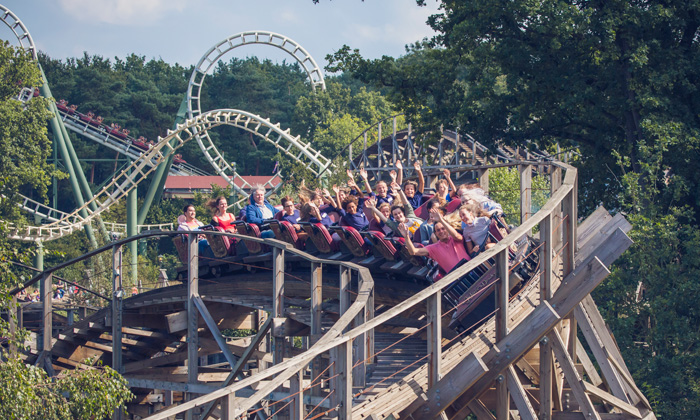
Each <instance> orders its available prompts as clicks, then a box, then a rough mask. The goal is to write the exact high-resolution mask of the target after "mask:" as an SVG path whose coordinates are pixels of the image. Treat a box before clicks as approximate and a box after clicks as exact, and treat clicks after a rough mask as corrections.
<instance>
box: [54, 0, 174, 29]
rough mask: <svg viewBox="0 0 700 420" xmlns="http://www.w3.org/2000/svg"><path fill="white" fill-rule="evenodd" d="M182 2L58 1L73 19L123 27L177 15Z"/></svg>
mask: <svg viewBox="0 0 700 420" xmlns="http://www.w3.org/2000/svg"><path fill="white" fill-rule="evenodd" d="M185 3H186V0H59V4H60V6H61V8H62V9H63V10H64V12H65V13H66V14H68V15H71V16H73V17H74V18H76V19H77V20H80V21H86V22H93V23H110V24H116V25H124V26H143V25H148V24H153V23H155V22H158V21H160V20H161V19H162V18H163V15H164V14H165V13H167V12H169V11H173V10H174V11H177V12H181V11H182V10H183V9H184V7H185Z"/></svg>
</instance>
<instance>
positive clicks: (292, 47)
mask: <svg viewBox="0 0 700 420" xmlns="http://www.w3.org/2000/svg"><path fill="white" fill-rule="evenodd" d="M251 44H264V45H270V46H273V47H276V48H279V49H281V50H283V51H285V52H287V53H288V54H290V55H291V56H292V57H294V59H295V60H297V62H299V64H300V65H301V66H302V67H303V68H304V70H305V71H306V74H307V75H308V76H309V80H310V82H311V87H312V88H313V89H314V90H315V89H316V87H319V88H321V89H324V90H325V88H326V84H325V81H324V79H323V72H322V71H321V69H320V67H319V66H318V64H316V61H315V60H314V59H313V57H311V55H310V54H309V53H308V52H307V51H306V50H305V49H304V48H303V47H302V46H301V45H299V44H298V43H297V42H295V41H294V40H292V39H291V38H289V37H286V36H284V35H280V34H276V33H274V32H268V31H247V32H241V33H238V34H235V35H232V36H230V37H228V38H226V39H224V40H223V41H221V42H219V43H217V44H216V45H214V46H213V47H211V48H210V49H209V50H208V51H207V52H206V53H205V54H204V56H203V57H202V58H201V59H200V60H199V62H198V63H197V65H196V66H195V69H194V71H193V72H192V75H191V76H190V81H189V84H188V87H187V106H188V110H187V115H188V118H190V119H191V118H194V117H196V116H198V115H200V114H201V113H202V109H201V102H200V98H201V95H202V86H203V85H204V80H205V78H206V76H207V73H208V72H209V71H211V70H212V68H213V66H214V65H215V64H216V62H217V61H219V60H220V59H221V57H223V56H224V55H225V54H226V53H228V52H229V51H231V50H233V49H235V48H238V47H241V46H244V45H251ZM240 113H241V114H240V117H239V118H240V121H241V125H240V126H239V128H243V129H245V130H246V131H248V132H251V133H253V134H256V135H258V136H260V137H261V138H262V139H264V140H265V141H267V142H270V143H272V144H274V145H275V147H276V148H278V149H279V150H281V151H282V152H284V153H285V154H286V155H288V156H290V157H292V158H293V159H295V160H298V161H305V163H306V164H307V165H309V166H310V167H311V169H312V172H314V173H315V174H320V173H322V172H323V171H324V169H326V168H327V167H328V166H329V165H330V164H331V161H330V160H329V159H327V158H325V157H324V156H323V155H321V153H320V152H319V151H317V150H315V149H313V148H312V147H311V145H310V144H309V143H307V142H304V141H302V140H301V138H300V136H296V137H295V136H292V135H291V133H290V132H289V129H287V130H282V129H281V128H280V125H279V124H272V123H271V122H270V120H268V119H265V118H262V117H260V116H258V115H255V114H252V113H249V112H245V111H240ZM196 138H197V143H198V144H199V147H200V148H201V149H202V153H204V156H205V157H206V158H207V161H208V162H209V163H210V164H211V165H212V167H213V168H214V170H215V171H216V173H218V174H219V175H221V176H222V177H223V178H224V179H226V180H228V181H229V183H230V184H231V186H232V187H233V188H234V190H236V191H237V192H239V193H243V190H244V189H247V188H251V185H250V184H248V183H247V182H246V181H245V180H244V179H243V178H242V177H240V175H238V173H237V172H236V171H235V169H234V168H233V166H231V164H230V163H229V162H227V161H226V159H225V158H224V156H223V155H222V154H221V153H220V152H219V150H218V149H217V148H216V145H214V142H213V141H212V139H211V137H210V136H209V135H208V133H207V132H204V131H203V132H196ZM314 168H315V169H314ZM238 184H241V185H240V186H239V185H238Z"/></svg>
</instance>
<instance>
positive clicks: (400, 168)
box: [395, 160, 403, 185]
mask: <svg viewBox="0 0 700 420" xmlns="http://www.w3.org/2000/svg"><path fill="white" fill-rule="evenodd" d="M395 165H396V169H398V171H396V172H397V177H396V182H397V183H398V184H399V185H403V163H401V160H397V161H396V163H395Z"/></svg>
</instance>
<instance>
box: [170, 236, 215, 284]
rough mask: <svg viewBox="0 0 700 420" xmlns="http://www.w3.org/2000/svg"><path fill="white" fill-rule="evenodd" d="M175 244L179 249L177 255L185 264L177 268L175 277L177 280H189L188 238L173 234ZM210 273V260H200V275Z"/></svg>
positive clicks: (203, 275) (204, 275)
mask: <svg viewBox="0 0 700 420" xmlns="http://www.w3.org/2000/svg"><path fill="white" fill-rule="evenodd" d="M173 245H175V249H176V250H177V255H178V257H179V258H180V262H181V263H182V264H183V265H182V266H180V267H178V268H177V276H176V277H175V280H176V281H186V280H187V264H188V255H187V240H186V239H185V238H184V236H183V235H176V236H173ZM209 274H210V270H209V263H208V261H205V260H202V259H200V260H199V277H206V276H208V275H209Z"/></svg>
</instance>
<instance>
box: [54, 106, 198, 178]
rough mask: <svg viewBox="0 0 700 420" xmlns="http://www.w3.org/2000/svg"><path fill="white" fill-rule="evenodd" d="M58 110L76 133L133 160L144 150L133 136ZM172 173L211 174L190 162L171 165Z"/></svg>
mask: <svg viewBox="0 0 700 420" xmlns="http://www.w3.org/2000/svg"><path fill="white" fill-rule="evenodd" d="M58 112H59V113H60V114H61V119H62V120H63V123H64V124H65V126H66V127H67V128H68V129H70V130H71V131H73V132H74V133H77V134H80V135H82V136H83V137H86V138H88V139H90V140H92V141H94V142H96V143H99V144H101V145H103V146H106V147H108V148H110V149H112V150H114V151H116V152H119V153H121V154H123V155H126V156H128V157H129V158H130V159H131V160H135V159H138V158H139V157H140V156H141V155H142V154H143V152H144V150H143V149H141V148H139V147H138V146H136V145H135V144H134V140H135V139H134V138H133V137H130V136H126V137H125V138H120V137H117V136H115V135H114V134H111V133H109V132H108V131H107V130H106V129H105V127H104V126H99V127H96V126H94V125H92V124H90V123H89V122H86V121H83V120H81V119H80V115H78V114H70V113H68V112H66V111H64V110H62V109H60V108H58ZM153 164H154V165H155V164H156V163H155V162H154V163H153ZM170 173H171V174H172V175H178V176H188V175H199V176H202V175H209V174H208V173H207V172H205V171H203V170H201V169H199V168H197V167H196V166H192V165H190V164H188V163H175V164H173V165H172V166H171V167H170Z"/></svg>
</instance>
